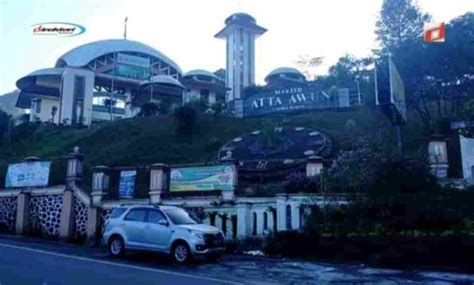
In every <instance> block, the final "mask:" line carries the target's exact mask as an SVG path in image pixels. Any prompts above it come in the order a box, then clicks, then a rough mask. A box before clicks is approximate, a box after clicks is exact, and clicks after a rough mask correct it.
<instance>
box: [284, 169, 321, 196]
mask: <svg viewBox="0 0 474 285" xmlns="http://www.w3.org/2000/svg"><path fill="white" fill-rule="evenodd" d="M320 185H321V183H320V177H319V176H314V177H307V176H306V174H305V173H302V172H292V173H290V174H289V175H287V176H286V177H285V181H284V182H283V189H284V190H285V193H318V192H320Z"/></svg>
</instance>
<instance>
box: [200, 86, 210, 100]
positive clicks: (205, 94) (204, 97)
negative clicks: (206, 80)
mask: <svg viewBox="0 0 474 285" xmlns="http://www.w3.org/2000/svg"><path fill="white" fill-rule="evenodd" d="M199 94H200V95H201V100H202V101H204V102H206V103H208V102H209V90H207V89H201V90H199Z"/></svg>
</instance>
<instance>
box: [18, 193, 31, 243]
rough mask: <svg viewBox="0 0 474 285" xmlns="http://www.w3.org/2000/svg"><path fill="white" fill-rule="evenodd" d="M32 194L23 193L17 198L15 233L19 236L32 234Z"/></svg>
mask: <svg viewBox="0 0 474 285" xmlns="http://www.w3.org/2000/svg"><path fill="white" fill-rule="evenodd" d="M29 206H30V192H29V191H24V192H21V193H20V194H19V195H18V197H17V208H16V224H15V232H16V234H18V235H24V234H28V233H29V232H30V211H29Z"/></svg>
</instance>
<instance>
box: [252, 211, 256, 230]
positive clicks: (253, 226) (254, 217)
mask: <svg viewBox="0 0 474 285" xmlns="http://www.w3.org/2000/svg"><path fill="white" fill-rule="evenodd" d="M252 216H253V218H252V220H253V223H252V235H253V236H256V235H257V213H255V212H254V213H253V214H252Z"/></svg>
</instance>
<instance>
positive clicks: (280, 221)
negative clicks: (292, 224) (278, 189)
mask: <svg viewBox="0 0 474 285" xmlns="http://www.w3.org/2000/svg"><path fill="white" fill-rule="evenodd" d="M285 200H286V197H285V196H279V197H277V201H276V210H277V214H276V216H277V220H276V224H277V231H284V230H286V203H285Z"/></svg>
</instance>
